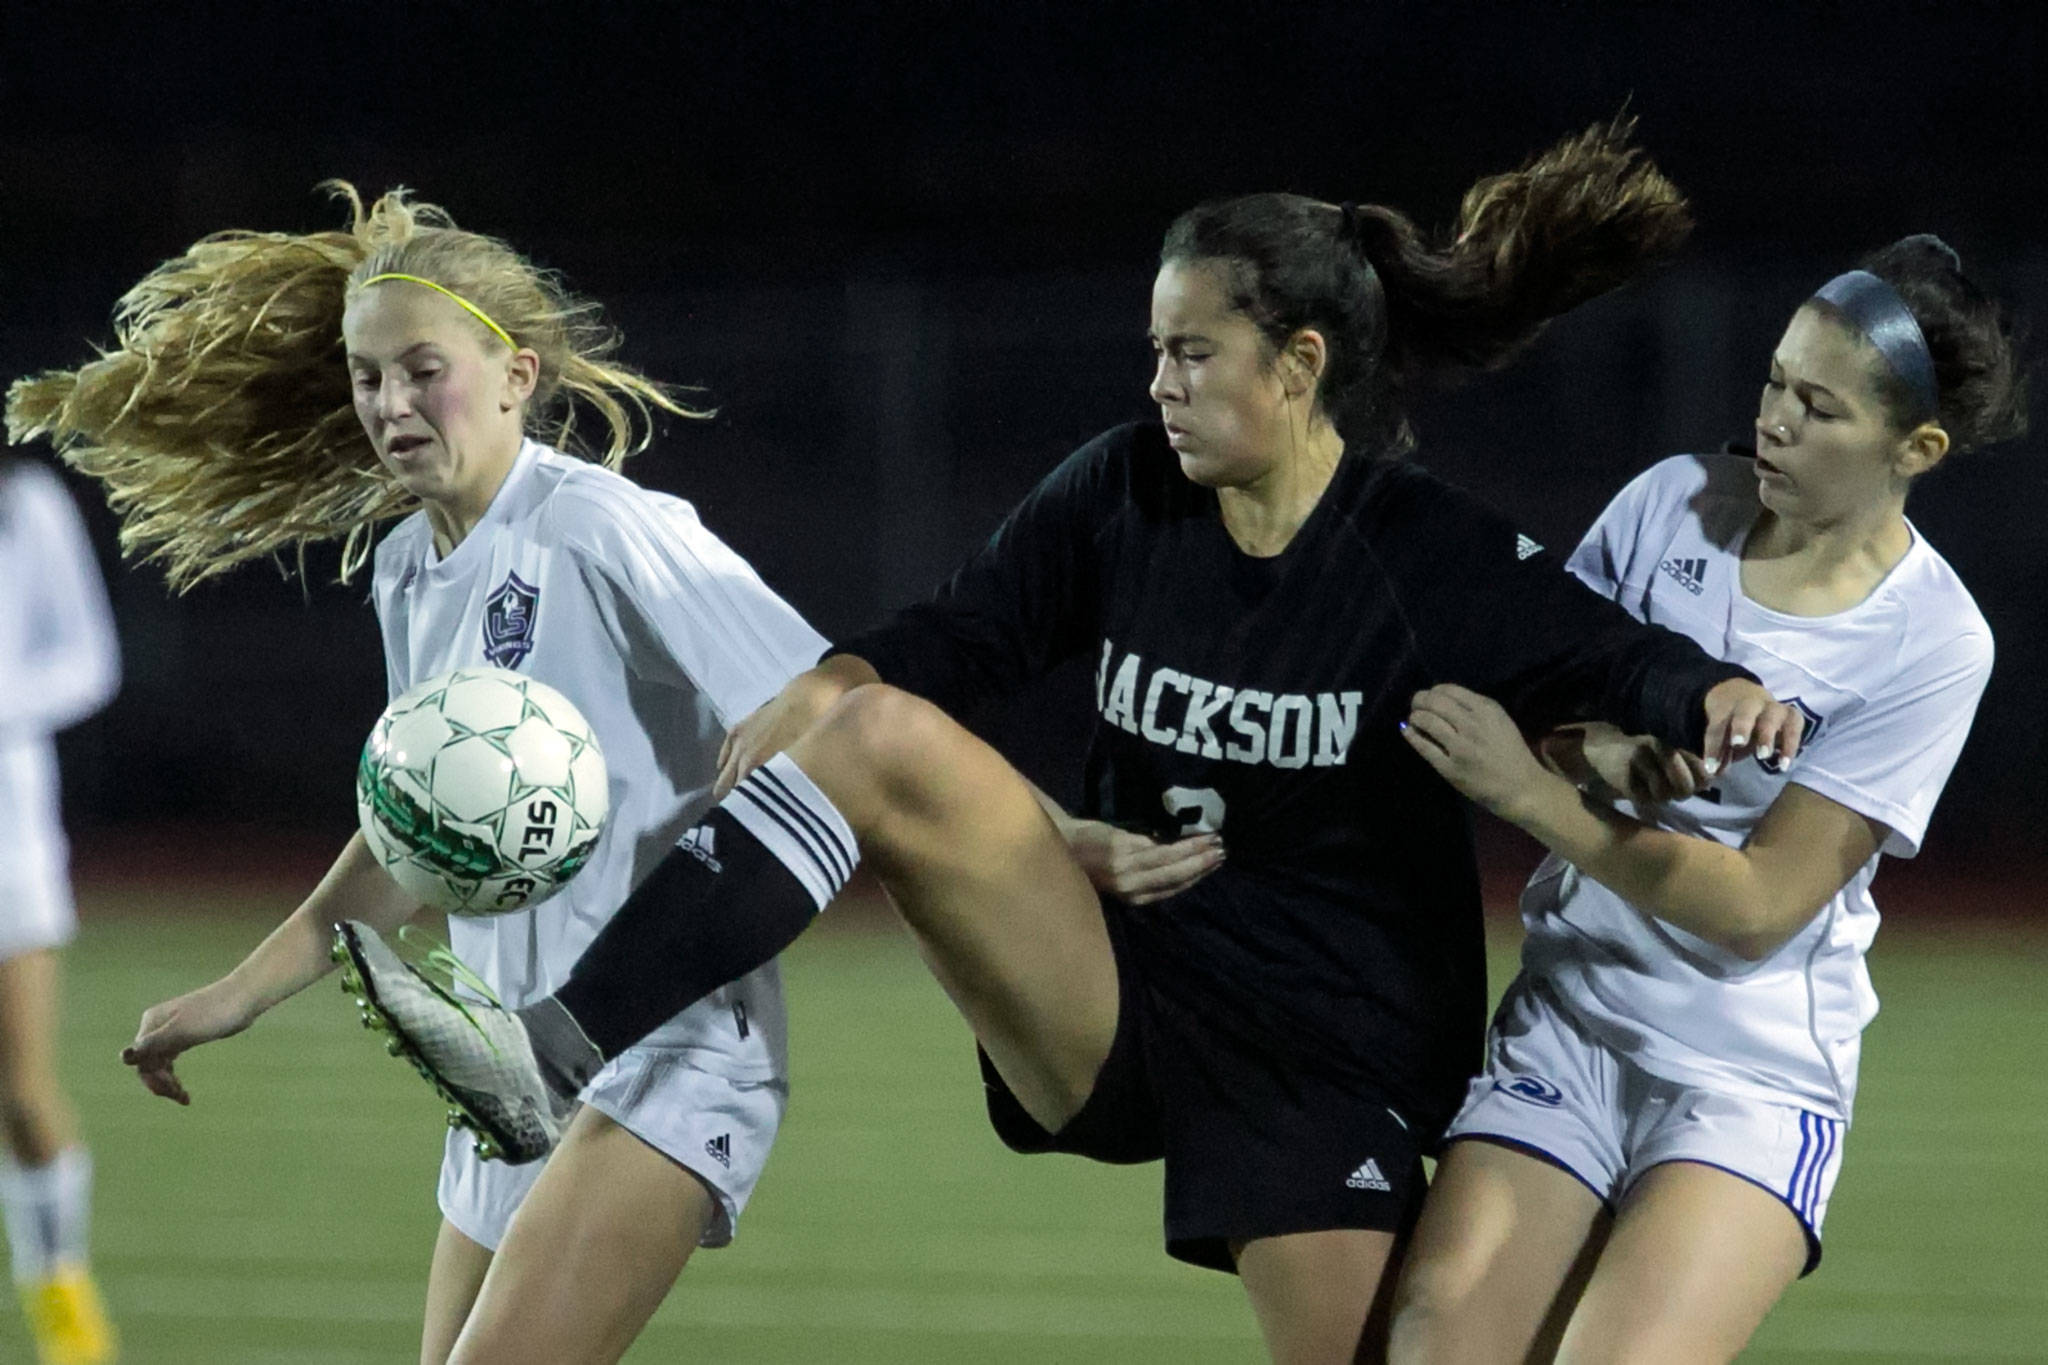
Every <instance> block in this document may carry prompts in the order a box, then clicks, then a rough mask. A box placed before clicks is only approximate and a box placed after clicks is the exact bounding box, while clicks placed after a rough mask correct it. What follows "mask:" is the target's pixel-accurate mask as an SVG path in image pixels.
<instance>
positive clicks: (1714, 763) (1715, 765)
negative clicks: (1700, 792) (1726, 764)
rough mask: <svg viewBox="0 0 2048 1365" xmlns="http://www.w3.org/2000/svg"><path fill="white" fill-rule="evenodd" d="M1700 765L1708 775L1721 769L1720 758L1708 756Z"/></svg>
mask: <svg viewBox="0 0 2048 1365" xmlns="http://www.w3.org/2000/svg"><path fill="white" fill-rule="evenodd" d="M1700 766H1701V767H1702V768H1705V769H1706V770H1707V776H1708V777H1712V776H1713V775H1714V774H1715V773H1717V772H1720V771H1721V760H1720V759H1718V758H1710V759H1708V760H1707V761H1706V762H1704V763H1702V764H1701V765H1700Z"/></svg>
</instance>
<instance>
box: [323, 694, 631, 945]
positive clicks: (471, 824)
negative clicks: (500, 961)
mask: <svg viewBox="0 0 2048 1365" xmlns="http://www.w3.org/2000/svg"><path fill="white" fill-rule="evenodd" d="M609 808H610V796H609V794H608V792H607V791H606V788H605V768H604V754H603V753H602V751H600V750H599V748H598V746H597V737H596V736H595V735H593V734H592V733H591V732H590V723H589V722H588V721H586V720H584V719H583V713H582V712H580V711H578V710H577V709H576V708H575V706H574V705H572V704H571V703H570V701H569V699H568V698H567V697H565V696H563V695H562V694H561V693H560V692H557V691H556V690H555V689H554V688H552V687H549V686H548V685H547V684H546V683H542V682H535V681H534V680H533V679H532V678H528V677H526V676H524V675H522V674H519V673H514V672H512V671H511V670H510V669H504V668H458V669H456V670H455V671H454V672H453V673H444V674H442V675H441V676H440V677H438V678H433V679H430V680H429V681H427V682H423V683H421V684H420V685H419V686H418V687H415V688H413V689H412V690H411V691H410V692H407V693H405V694H404V695H403V696H401V697H399V698H398V699H397V700H395V701H393V702H392V703H391V705H389V706H387V707H385V708H384V714H383V715H382V716H380V717H378V718H377V724H376V726H375V728H373V729H372V730H371V731H370V739H369V742H368V743H366V744H365V745H363V758H362V762H360V763H359V764H357V765H356V818H357V819H358V820H359V821H360V822H361V823H362V828H363V838H364V839H365V840H367V841H368V843H369V845H370V851H371V852H372V853H373V854H375V855H376V858H377V861H378V862H379V863H381V864H383V866H384V870H385V871H386V872H389V873H390V874H391V877H392V879H393V880H394V881H396V882H397V883H398V884H399V885H400V886H401V887H403V888H405V890H406V891H407V892H409V893H411V894H412V895H414V896H417V897H419V898H420V900H422V901H424V902H426V903H427V904H428V905H431V906H434V907H436V908H437V909H440V910H444V911H446V912H447V913H449V914H451V915H502V914H505V913H506V912H508V911H512V910H517V909H520V908H521V907H523V906H525V905H528V904H530V903H531V902H533V901H537V900H539V899H541V898H542V897H544V896H547V895H549V894H551V893H553V892H554V891H555V890H556V889H557V888H558V887H560V886H561V885H562V884H563V883H564V882H566V881H568V880H569V879H570V878H571V877H573V876H575V875H576V874H577V872H578V871H580V870H581V869H582V867H583V865H584V864H585V863H586V862H588V861H589V860H590V853H591V850H592V849H593V848H595V847H596V845H597V837H598V835H599V834H600V833H602V832H603V830H604V820H605V815H606V813H607V811H608V810H609Z"/></svg>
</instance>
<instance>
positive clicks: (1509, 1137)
mask: <svg viewBox="0 0 2048 1365" xmlns="http://www.w3.org/2000/svg"><path fill="white" fill-rule="evenodd" d="M1486 1051H1487V1059H1486V1070H1485V1071H1484V1072H1482V1073H1481V1074H1480V1075H1479V1077H1478V1078H1477V1079H1476V1080H1474V1081H1473V1082H1472V1084H1471V1088H1470V1089H1469V1090H1468V1091H1467V1092H1466V1095H1465V1107H1464V1108H1463V1109H1461V1110H1459V1111H1458V1116H1457V1117H1456V1118H1455V1119H1453V1120H1451V1126H1450V1128H1449V1130H1448V1131H1447V1132H1446V1133H1445V1135H1444V1140H1445V1141H1446V1142H1451V1141H1454V1140H1456V1139H1458V1138H1476V1137H1484V1138H1494V1139H1498V1140H1500V1141H1502V1142H1505V1143H1507V1144H1509V1145H1511V1146H1515V1147H1520V1148H1523V1149H1525V1150H1527V1151H1529V1152H1531V1153H1533V1154H1535V1155H1538V1156H1542V1157H1547V1158H1548V1159H1550V1160H1551V1161H1553V1162H1555V1163H1557V1164H1558V1165H1559V1166H1562V1167H1564V1169H1565V1170H1567V1171H1569V1172H1570V1173H1571V1174H1573V1175H1575V1176H1577V1177H1578V1178H1579V1179H1580V1180H1581V1181H1582V1182H1584V1183H1585V1185H1586V1186H1587V1188H1589V1189H1591V1190H1592V1191H1593V1193H1594V1194H1596V1195H1598V1196H1599V1197H1600V1200H1601V1201H1602V1202H1603V1203H1604V1204H1606V1205H1607V1207H1608V1209H1609V1210H1610V1211H1612V1210H1614V1209H1616V1208H1618V1207H1619V1206H1620V1204H1621V1201H1622V1199H1623V1198H1624V1197H1625V1196H1626V1195H1627V1194H1628V1191H1629V1189H1630V1188H1631V1187H1632V1186H1633V1185H1634V1184H1635V1183H1636V1181H1638V1180H1640V1179H1642V1178H1643V1176H1645V1175H1646V1174H1648V1173H1649V1171H1650V1170H1651V1169H1652V1168H1653V1167H1656V1166H1661V1165H1663V1164H1664V1163H1665V1162H1667V1161H1696V1162H1699V1163H1701V1164H1702V1165H1707V1166H1714V1167H1718V1168H1719V1169H1721V1170H1724V1171H1727V1172H1728V1173H1729V1174H1730V1175H1735V1176H1740V1177H1741V1178H1742V1179H1744V1180H1747V1181H1749V1182H1750V1183H1751V1184H1753V1185H1759V1186H1761V1187H1762V1188H1764V1189H1765V1190H1768V1191H1769V1192H1770V1193H1772V1194H1773V1195H1776V1196H1777V1197H1778V1198H1779V1199H1780V1200H1782V1201H1783V1202H1784V1203H1785V1205H1786V1207H1788V1208H1790V1209H1791V1210H1792V1214H1793V1216H1794V1217H1796V1218H1797V1219H1798V1220H1799V1223H1800V1226H1801V1227H1803V1228H1804V1229H1805V1230H1806V1245H1807V1256H1806V1268H1805V1270H1804V1271H1802V1272H1801V1273H1802V1274H1805V1273H1810V1272H1811V1271H1812V1270H1813V1268H1814V1267H1815V1266H1817V1265H1819V1264H1820V1229H1821V1222H1822V1220H1823V1219H1824V1218H1826V1216H1827V1211H1828V1196H1829V1195H1830V1194H1831V1193H1832V1192H1833V1190H1834V1187H1835V1176H1836V1175H1837V1174H1839V1173H1840V1171H1841V1169H1842V1138H1843V1135H1844V1133H1845V1131H1846V1128H1847V1125H1846V1124H1844V1123H1843V1122H1842V1121H1841V1120H1840V1119H1834V1118H1827V1117H1824V1116H1823V1115H1820V1114H1816V1113H1813V1112H1811V1111H1809V1110H1806V1109H1801V1108H1800V1107H1799V1106H1797V1105H1794V1104H1771V1103H1768V1102H1766V1101H1763V1100H1758V1099H1754V1098H1750V1097H1746V1096H1737V1095H1728V1094H1722V1093H1720V1092H1718V1091H1713V1090H1705V1089H1701V1088H1700V1087H1698V1086H1694V1085H1686V1084H1681V1083H1679V1082H1675V1081H1667V1080H1663V1079H1661V1078H1660V1077H1656V1076H1652V1075H1651V1074H1650V1073H1649V1072H1647V1071H1644V1070H1643V1069H1642V1068H1641V1067H1639V1066H1637V1065H1636V1064H1635V1063H1633V1062H1632V1061H1630V1060H1629V1059H1628V1058H1627V1057H1625V1056H1623V1055H1622V1054H1620V1053H1617V1052H1615V1051H1614V1050H1613V1049H1611V1048H1609V1047H1607V1046H1606V1045H1605V1044H1603V1043H1601V1042H1599V1041H1598V1040H1596V1039H1595V1038H1594V1037H1593V1036H1592V1035H1591V1034H1589V1033H1587V1032H1586V1031H1585V1030H1584V1029H1583V1028H1582V1027H1580V1025H1579V1023H1578V1021H1577V1020H1576V1019H1575V1018H1573V1017H1572V1015H1571V1013H1570V1011H1569V1010H1567V1009H1565V1008H1564V1007H1562V1006H1561V1005H1559V1004H1558V1003H1557V1002H1556V1000H1555V998H1554V997H1553V996H1552V995H1551V994H1550V993H1549V992H1548V991H1547V990H1546V989H1545V988H1544V987H1543V986H1542V985H1541V984H1540V983H1536V982H1531V981H1529V980H1528V979H1527V978H1526V977H1524V978H1518V979H1517V980H1516V981H1515V983H1514V985H1512V986H1510V987H1509V988H1508V994H1507V998H1506V999H1504V1000H1503V1001H1501V1006H1500V1010H1499V1012H1498V1013H1497V1014H1495V1016H1494V1020H1493V1027H1492V1028H1491V1029H1490V1030H1489V1031H1488V1032H1487V1039H1486Z"/></svg>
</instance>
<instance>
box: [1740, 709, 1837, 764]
mask: <svg viewBox="0 0 2048 1365" xmlns="http://www.w3.org/2000/svg"><path fill="white" fill-rule="evenodd" d="M1785 705H1787V706H1790V707H1792V708H1794V709H1795V710H1797V711H1798V712H1799V714H1800V715H1802V716H1804V717H1806V729H1805V730H1804V731H1802V732H1801V733H1800V736H1799V749H1800V752H1802V753H1804V752H1805V751H1806V750H1807V749H1810V748H1812V747H1813V742H1814V741H1815V740H1817V739H1819V738H1820V730H1821V727H1822V726H1823V725H1826V724H1827V723H1828V720H1827V717H1826V716H1823V715H1822V714H1821V713H1820V712H1818V711H1816V710H1814V709H1813V708H1812V707H1811V706H1809V705H1807V703H1806V701H1805V699H1804V698H1802V697H1787V698H1785ZM1757 762H1758V763H1759V764H1760V765H1762V767H1763V770H1764V771H1765V772H1767V773H1781V772H1784V771H1785V759H1784V757H1783V756H1782V755H1779V754H1772V755H1771V756H1770V757H1769V758H1758V759H1757Z"/></svg>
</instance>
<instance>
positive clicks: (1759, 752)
mask: <svg viewBox="0 0 2048 1365" xmlns="http://www.w3.org/2000/svg"><path fill="white" fill-rule="evenodd" d="M1773 752H1775V751H1774V750H1773V749H1772V748H1771V746H1770V745H1768V744H1759V745H1757V746H1756V756H1757V757H1758V758H1760V759H1762V760H1764V762H1766V763H1768V762H1770V760H1771V755H1772V753H1773Z"/></svg>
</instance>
